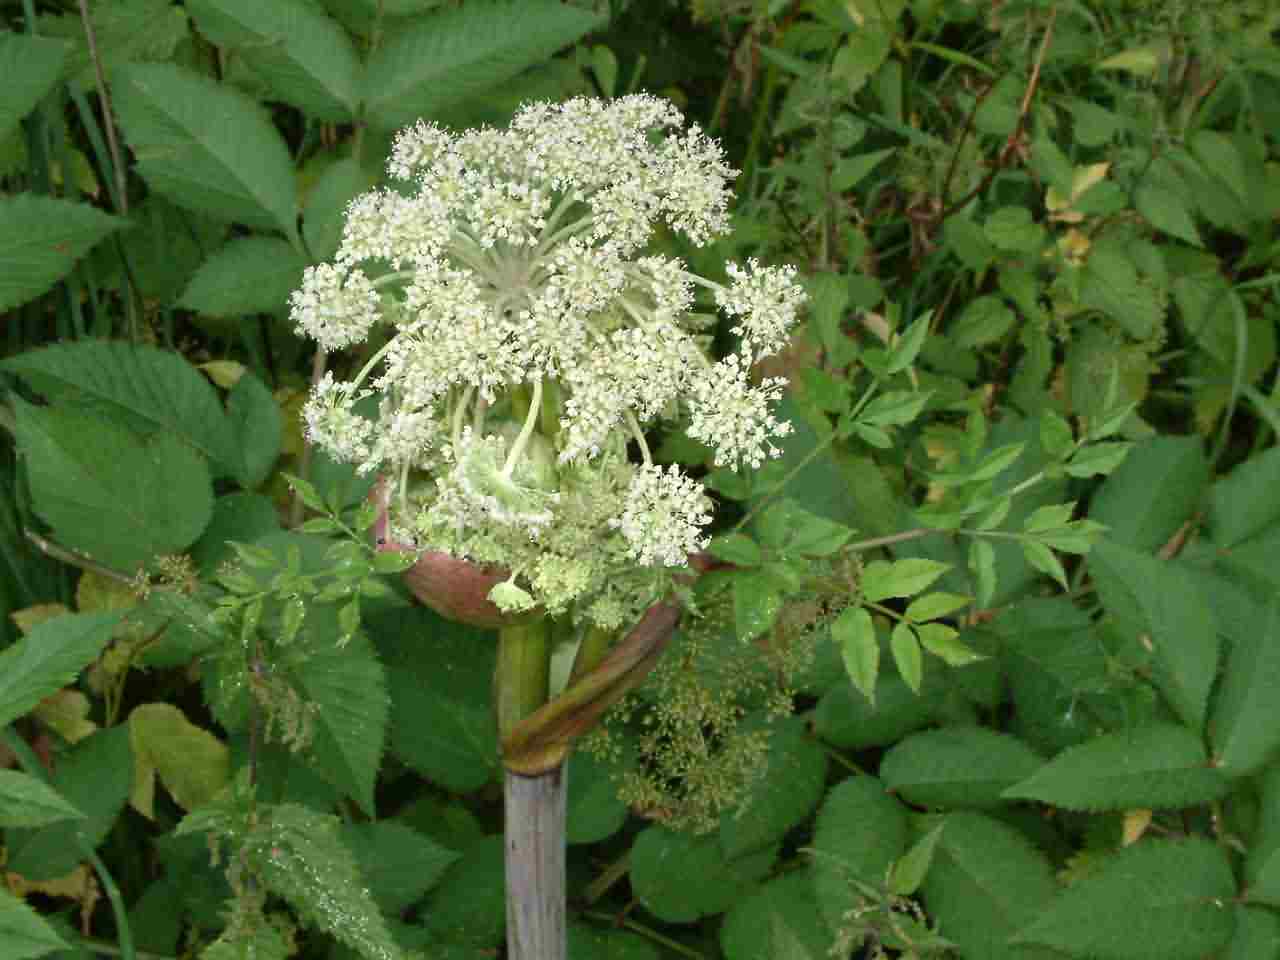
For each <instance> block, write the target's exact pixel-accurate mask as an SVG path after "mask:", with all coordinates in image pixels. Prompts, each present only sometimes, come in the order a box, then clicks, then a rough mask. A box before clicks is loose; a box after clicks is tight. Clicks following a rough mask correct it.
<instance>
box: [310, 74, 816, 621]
mask: <svg viewBox="0 0 1280 960" xmlns="http://www.w3.org/2000/svg"><path fill="white" fill-rule="evenodd" d="M388 172H389V173H390V175H391V176H392V177H393V178H394V179H396V180H399V181H401V182H402V185H403V186H402V187H401V188H398V189H383V190H377V191H374V192H371V193H369V194H366V195H364V196H362V197H360V198H358V199H356V200H355V201H354V202H353V203H352V204H351V206H350V207H349V208H348V210H347V218H346V223H345V227H344V231H343V238H342V243H341V246H340V247H339V250H338V252H337V254H336V256H335V257H334V262H333V263H330V264H322V265H320V266H316V267H312V268H310V269H308V270H307V272H306V274H305V276H304V278H303V283H302V287H301V289H299V290H298V291H297V292H296V293H294V295H293V297H292V299H291V306H292V316H293V320H294V322H295V324H296V325H297V327H298V330H299V331H300V332H301V333H304V334H306V335H307V336H310V337H312V338H314V339H315V340H316V341H317V342H318V343H319V345H320V346H321V347H322V348H323V349H324V350H339V349H343V348H347V347H350V346H353V345H355V344H356V343H359V342H361V341H365V340H368V341H369V347H368V348H367V350H366V355H367V361H366V362H365V363H364V365H363V367H362V368H361V369H360V370H359V371H358V372H357V373H356V374H355V376H354V377H353V378H352V379H351V380H350V381H348V382H343V383H340V382H335V381H334V379H333V378H332V376H331V375H326V377H325V378H324V379H323V380H322V381H321V382H320V383H319V384H318V385H317V386H316V388H315V390H314V391H313V394H312V397H311V399H310V401H309V402H308V404H307V406H306V410H305V419H306V426H307V435H308V438H309V439H311V440H312V441H313V442H314V443H316V444H317V445H319V446H321V447H322V448H324V449H325V450H326V451H328V452H329V453H330V454H331V455H332V456H334V457H336V458H337V459H340V460H343V461H347V462H351V463H354V464H356V466H357V468H358V469H359V470H360V471H361V472H364V473H369V472H374V471H376V472H378V473H381V474H383V475H384V476H385V477H387V478H390V479H391V480H393V481H394V483H395V485H396V488H397V489H396V492H395V495H393V496H392V497H391V498H390V502H391V506H392V509H393V516H392V527H393V530H394V531H397V532H398V533H399V534H400V535H401V536H402V537H413V538H415V540H416V542H417V543H418V544H419V546H421V547H423V548H429V549H434V550H443V551H446V552H448V553H452V554H454V555H456V556H460V557H464V558H467V559H470V560H473V561H475V562H478V563H482V564H492V565H495V566H501V567H504V568H506V569H508V570H509V571H510V572H511V576H510V578H509V579H508V580H506V581H505V582H504V584H503V585H502V586H501V588H500V589H495V592H494V595H493V599H494V601H495V602H498V603H500V604H501V605H502V606H503V607H504V608H511V609H518V608H522V607H527V606H528V605H529V604H530V603H536V604H538V605H540V606H542V607H544V608H546V609H547V610H548V611H549V612H551V613H553V614H560V613H566V612H570V613H572V614H573V615H574V616H575V617H579V618H583V619H587V620H591V621H593V622H595V623H598V624H601V625H604V626H617V625H620V624H621V623H622V622H624V621H625V619H626V618H628V617H630V616H633V615H635V614H637V613H638V612H639V611H641V610H643V609H644V607H645V606H647V605H648V604H649V603H650V602H652V600H653V599H654V598H655V597H656V596H657V593H658V592H659V591H661V590H663V589H665V587H666V584H667V581H666V580H664V579H663V578H664V577H667V576H669V571H670V569H671V568H675V567H681V566H683V565H684V564H685V562H686V557H687V554H688V553H689V552H691V551H694V550H697V549H700V548H701V546H703V545H704V544H705V537H704V535H703V533H702V531H703V530H704V528H705V527H706V525H707V524H708V523H709V522H710V519H711V514H710V504H709V500H708V499H707V497H706V495H705V493H704V491H703V490H702V487H701V485H700V484H699V483H698V482H697V481H695V480H694V479H692V478H691V477H689V476H687V475H686V474H684V473H683V472H681V471H680V469H679V468H677V467H674V466H672V467H667V468H665V469H660V468H658V467H656V466H654V465H653V464H652V457H651V455H650V452H649V448H648V446H647V444H646V440H645V434H646V431H647V430H649V429H650V428H652V427H654V426H656V425H658V424H659V423H661V422H668V423H672V424H676V425H679V424H684V425H686V427H687V431H688V433H689V435H690V436H691V437H694V438H695V439H700V440H702V441H703V442H704V443H706V444H707V446H708V447H710V448H711V450H712V452H713V455H714V459H715V462H716V464H717V465H728V466H731V467H733V468H735V469H736V468H737V467H739V466H742V465H749V466H759V465H760V464H761V463H763V462H764V460H765V459H767V458H768V457H771V456H776V455H777V454H778V453H779V450H778V447H777V446H776V444H775V442H774V441H776V440H777V439H778V438H780V437H783V436H785V435H786V434H787V432H788V431H789V429H790V427H789V425H788V424H786V423H785V422H780V421H778V420H776V419H775V418H774V416H773V414H772V413H771V406H772V404H773V403H774V402H775V401H776V400H778V399H779V398H780V396H781V390H782V382H781V381H779V380H776V379H774V380H766V381H764V382H763V383H760V384H756V383H754V382H753V380H752V378H751V377H750V367H751V365H752V363H754V361H756V360H758V359H760V358H762V357H766V356H769V355H771V354H774V353H777V352H778V351H779V350H781V349H782V348H783V347H784V345H785V344H786V342H787V338H788V336H789V334H790V331H791V329H792V328H793V326H794V324H795V321H796V315H797V312H798V310H799V309H800V307H801V305H802V302H803V300H804V295H803V292H802V290H801V288H800V286H799V285H798V284H797V283H796V279H795V271H794V270H793V269H792V268H789V267H769V266H761V265H760V264H759V263H757V262H756V261H755V260H751V261H748V263H747V264H746V265H745V266H739V265H737V264H733V263H730V264H728V265H727V266H726V273H727V277H728V282H727V283H724V284H722V283H718V282H715V281H713V280H711V279H707V278H704V277H701V276H699V275H697V274H695V273H693V272H692V271H691V270H690V269H689V268H688V266H687V265H686V264H685V263H683V262H682V261H681V260H679V259H677V258H674V257H670V256H660V255H655V254H653V253H651V252H650V251H649V250H648V247H649V244H650V242H651V240H653V238H654V235H655V233H656V232H657V231H660V230H669V231H673V232H675V233H677V234H682V235H684V237H686V238H687V239H688V240H689V241H690V242H692V243H693V244H695V245H698V246H702V245H705V244H706V243H708V242H710V241H712V240H714V239H716V238H718V237H721V236H724V235H725V234H726V233H727V231H728V229H729V216H728V203H729V199H730V189H729V182H730V180H731V178H732V177H733V176H734V175H735V171H733V170H732V169H730V167H729V166H728V165H727V164H726V163H725V161H724V157H723V155H722V153H721V150H720V146H719V144H718V143H716V141H714V140H713V139H711V138H709V137H708V136H706V134H704V133H703V132H702V131H701V130H699V129H698V128H697V127H696V126H692V127H688V128H685V126H684V120H683V117H682V116H681V114H680V112H679V111H678V110H677V109H676V108H675V107H674V106H672V105H671V104H670V103H667V102H666V101H663V100H660V99H658V98H656V97H651V96H648V95H644V94H637V95H633V96H627V97H622V98H619V99H616V100H612V101H607V102H606V101H599V100H593V99H587V98H577V99H574V100H569V101H567V102H565V103H559V104H548V103H537V104H531V105H528V106H526V107H524V108H522V109H521V110H520V111H519V112H518V113H517V114H516V116H515V118H514V119H513V120H512V122H511V124H510V126H509V127H508V128H507V129H505V130H494V129H480V130H471V131H467V132H464V133H461V134H454V133H451V132H449V131H446V130H444V129H442V128H440V127H438V126H435V125H433V124H429V123H423V122H419V123H417V124H416V125H414V126H412V127H410V128H408V129H406V130H404V131H403V132H402V133H401V134H400V135H399V136H398V137H397V139H396V141H395V145H394V147H393V149H392V154H391V159H390V161H389V163H388ZM716 309H719V310H720V311H722V312H723V314H724V315H726V316H727V317H728V318H729V319H730V321H731V322H730V324H729V326H730V328H731V329H732V332H733V333H734V334H736V335H737V337H738V338H739V340H740V342H741V352H740V353H735V354H730V355H729V356H728V357H726V358H724V359H722V360H719V361H716V360H714V359H713V358H711V357H709V356H708V355H707V353H706V350H705V343H706V341H707V338H706V337H704V336H701V335H700V334H702V333H703V332H704V331H705V329H706V327H707V324H708V318H707V315H708V313H709V312H713V311H715V310H716ZM374 396H376V397H378V400H377V401H376V402H375V400H374V399H373V397H374ZM366 397H368V398H369V400H368V403H367V407H368V408H369V409H366V408H365V407H362V408H361V412H357V410H356V406H355V405H356V403H357V402H358V401H361V400H362V399H363V398H366ZM375 407H376V411H377V412H376V414H375V413H374V412H373V408H375ZM636 451H638V462H633V461H632V460H631V459H630V457H632V456H636V455H637V454H636V453H635V452H636ZM629 454H630V455H629Z"/></svg>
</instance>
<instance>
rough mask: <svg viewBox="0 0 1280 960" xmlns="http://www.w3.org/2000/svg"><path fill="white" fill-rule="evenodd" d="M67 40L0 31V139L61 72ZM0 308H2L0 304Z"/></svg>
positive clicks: (46, 90) (32, 106)
mask: <svg viewBox="0 0 1280 960" xmlns="http://www.w3.org/2000/svg"><path fill="white" fill-rule="evenodd" d="M66 58H67V44H65V43H63V42H62V41H61V40H50V39H49V38H48V37H38V36H35V35H33V34H26V33H13V32H12V31H8V30H6V31H5V32H4V33H0V77H4V79H5V83H4V89H3V90H0V140H4V139H6V138H7V137H8V136H9V135H10V134H12V133H13V132H14V128H15V127H17V125H18V121H20V120H21V119H22V118H23V117H25V116H26V115H27V114H28V113H30V112H31V111H32V110H34V109H35V107H36V104H38V103H39V102H40V101H41V100H43V99H44V98H45V95H46V94H48V93H49V91H50V90H52V89H53V86H54V84H55V83H57V82H58V78H59V77H60V76H61V75H62V66H63V63H64V62H65V61H66ZM0 309H6V308H3V307H0Z"/></svg>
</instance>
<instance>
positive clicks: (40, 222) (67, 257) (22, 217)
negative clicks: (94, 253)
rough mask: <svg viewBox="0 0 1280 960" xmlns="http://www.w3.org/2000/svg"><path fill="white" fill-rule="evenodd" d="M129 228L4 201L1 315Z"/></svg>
mask: <svg viewBox="0 0 1280 960" xmlns="http://www.w3.org/2000/svg"><path fill="white" fill-rule="evenodd" d="M0 37H3V34H0ZM3 53H4V51H3V48H0V57H2V56H3ZM2 66H3V65H2V64H0V68H2ZM129 225H130V224H129V221H127V220H122V219H120V218H119V217H113V216H110V215H108V214H105V213H103V212H102V211H101V210H98V209H96V208H95V207H91V206H89V204H87V203H75V202H74V201H71V200H59V199H57V198H55V197H39V196H36V195H35V194H32V193H20V194H18V195H17V196H8V197H0V311H6V310H11V309H13V308H14V307H17V306H20V305H21V304H24V303H26V302H27V301H29V300H34V299H35V298H36V297H38V296H40V295H41V294H42V293H45V292H47V291H48V290H51V289H52V288H53V285H54V284H55V283H57V282H58V281H59V280H61V279H62V278H63V277H65V276H66V275H67V274H69V273H70V272H71V270H72V268H73V267H74V266H75V265H76V261H77V260H79V259H80V258H81V257H83V256H84V255H85V254H86V253H88V252H89V251H90V250H91V249H92V248H93V247H94V246H95V245H96V244H97V243H98V241H99V240H101V239H102V238H103V237H105V236H107V235H108V234H110V233H112V232H114V231H116V230H120V229H122V228H124V227H128V226H129Z"/></svg>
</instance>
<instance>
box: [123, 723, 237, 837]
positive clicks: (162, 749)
mask: <svg viewBox="0 0 1280 960" xmlns="http://www.w3.org/2000/svg"><path fill="white" fill-rule="evenodd" d="M129 743H130V746H131V747H132V749H133V763H134V768H133V791H132V798H133V806H134V808H135V809H137V810H138V811H139V812H140V813H142V814H143V815H145V816H147V817H148V818H151V819H154V810H153V802H152V797H153V794H154V790H155V786H154V779H155V777H157V776H158V777H159V778H160V782H161V783H162V784H164V786H165V789H166V790H168V791H169V795H170V796H172V797H173V799H174V800H175V801H176V802H177V804H178V806H180V807H181V808H182V809H183V810H194V809H195V808H196V807H199V806H202V805H203V804H205V803H207V802H208V801H209V800H212V799H213V798H214V796H215V795H216V794H217V793H218V792H219V791H220V790H221V789H222V788H223V787H225V786H226V785H227V783H228V781H229V779H230V776H231V759H230V754H229V753H228V751H227V747H226V744H224V743H223V742H222V741H221V740H219V739H218V738H217V737H215V736H214V735H213V734H212V733H210V732H209V731H208V730H205V729H203V728H202V727H198V726H196V725H195V724H194V723H192V722H191V721H190V720H188V719H187V717H186V714H184V713H183V712H182V711H181V710H180V709H178V708H177V707H175V706H173V705H172V704H168V703H143V704H139V705H138V706H136V707H134V708H133V710H132V712H130V714H129Z"/></svg>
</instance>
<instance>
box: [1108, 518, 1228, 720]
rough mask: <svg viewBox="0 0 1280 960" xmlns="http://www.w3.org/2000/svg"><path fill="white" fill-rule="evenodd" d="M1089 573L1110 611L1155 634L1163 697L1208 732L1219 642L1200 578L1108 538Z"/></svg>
mask: <svg viewBox="0 0 1280 960" xmlns="http://www.w3.org/2000/svg"><path fill="white" fill-rule="evenodd" d="M1089 571H1090V573H1091V574H1092V575H1093V578H1094V582H1095V584H1096V585H1097V587H1098V594H1099V596H1100V597H1101V598H1102V603H1103V606H1104V607H1106V609H1107V612H1108V613H1110V614H1111V615H1112V616H1114V617H1115V618H1116V619H1118V620H1119V621H1121V622H1122V623H1126V624H1129V625H1131V626H1136V627H1138V629H1140V630H1144V631H1149V632H1150V636H1151V643H1152V646H1153V648H1154V653H1155V663H1156V666H1157V670H1156V682H1157V684H1158V685H1159V687H1160V690H1161V692H1163V693H1164V695H1165V697H1166V698H1167V699H1168V700H1169V702H1170V704H1171V705H1172V706H1173V708H1174V710H1176V711H1177V713H1178V716H1179V717H1180V718H1181V719H1182V721H1183V723H1185V724H1186V725H1187V726H1188V727H1190V728H1191V729H1192V730H1196V731H1199V730H1201V729H1203V727H1204V722H1205V710H1206V707H1207V704H1208V699H1209V688H1210V687H1211V686H1212V684H1213V678H1214V676H1215V674H1216V673H1217V668H1218V647H1219V640H1218V630H1217V624H1216V621H1215V618H1214V615H1213V611H1212V609H1211V608H1210V606H1209V604H1208V601H1207V600H1206V599H1205V597H1204V595H1203V593H1202V591H1201V588H1200V583H1199V581H1198V580H1197V578H1196V577H1195V575H1194V574H1192V573H1191V572H1190V571H1189V570H1187V569H1186V568H1184V567H1180V566H1176V565H1174V564H1171V563H1168V562H1165V561H1162V560H1158V559H1156V558H1155V557H1152V556H1149V555H1148V554H1145V553H1138V552H1137V551H1135V550H1130V549H1128V548H1127V547H1122V546H1120V545H1118V544H1115V543H1112V542H1111V541H1110V540H1107V539H1103V540H1100V541H1099V542H1098V543H1097V545H1095V547H1094V548H1093V550H1092V552H1091V553H1090V554H1089Z"/></svg>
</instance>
